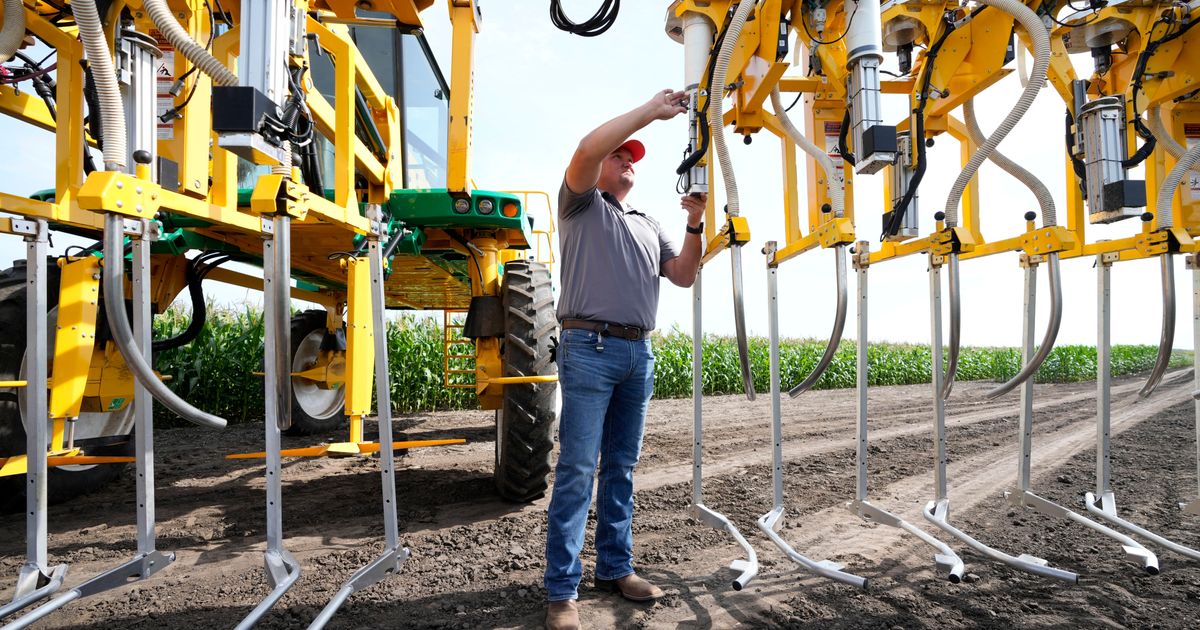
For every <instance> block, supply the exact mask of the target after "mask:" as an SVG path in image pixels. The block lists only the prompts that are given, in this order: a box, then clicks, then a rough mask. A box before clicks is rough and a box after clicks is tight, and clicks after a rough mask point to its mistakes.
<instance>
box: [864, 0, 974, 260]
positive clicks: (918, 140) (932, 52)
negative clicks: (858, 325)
mask: <svg viewBox="0 0 1200 630" xmlns="http://www.w3.org/2000/svg"><path fill="white" fill-rule="evenodd" d="M985 8H986V5H984V6H982V7H980V8H978V9H976V10H974V11H972V12H971V17H975V16H976V15H979V12H980V11H983V10H984V9H985ZM955 29H956V27H955V25H954V22H951V21H949V20H947V21H946V30H944V31H942V34H941V36H940V37H938V39H937V41H936V42H934V43H933V45H931V46H930V47H929V49H928V50H926V52H925V61H924V63H923V64H922V67H921V89H920V91H919V92H918V93H917V107H916V108H915V109H913V114H914V116H913V118H914V119H915V121H914V124H915V128H914V129H913V134H912V139H913V142H914V143H915V145H916V148H917V166H916V168H915V169H914V170H913V176H912V179H911V180H909V184H908V189H907V190H905V191H904V196H903V197H902V198H901V199H900V201H898V202H896V205H895V206H893V207H892V212H891V215H890V217H889V220H888V222H887V225H885V226H884V228H883V234H882V235H881V236H880V237H879V240H881V241H882V240H884V239H885V238H887V237H888V236H889V235H891V234H895V233H896V232H897V231H899V229H900V224H901V222H902V221H903V220H904V214H905V213H906V212H907V211H908V209H909V205H910V204H911V203H912V200H913V197H914V196H915V195H916V192H917V186H919V185H920V184H921V180H922V179H924V178H925V168H926V165H927V164H926V162H927V160H926V159H925V105H926V104H927V103H928V102H929V87H930V83H931V82H932V81H933V64H934V62H935V61H937V56H938V53H939V52H940V51H941V49H942V45H943V44H945V43H946V39H947V38H948V37H949V36H950V33H953V32H954V31H955ZM843 127H845V124H843ZM897 159H903V157H902V156H897Z"/></svg>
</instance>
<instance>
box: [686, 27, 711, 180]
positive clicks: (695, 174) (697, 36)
mask: <svg viewBox="0 0 1200 630" xmlns="http://www.w3.org/2000/svg"><path fill="white" fill-rule="evenodd" d="M681 26H682V29H683V85H684V89H685V90H686V91H687V93H688V147H687V155H692V154H693V153H695V152H696V151H699V150H700V149H701V147H702V145H703V144H704V143H703V134H704V131H705V130H704V127H705V125H704V124H703V121H701V116H700V110H699V107H700V98H701V97H702V96H704V95H703V94H702V92H703V90H704V85H703V84H702V81H703V80H704V70H705V68H707V66H708V57H709V54H710V51H711V50H712V46H713V38H714V37H715V36H716V27H715V25H713V23H712V21H711V20H709V19H708V16H706V15H703V14H700V13H695V12H689V13H685V14H684V15H683V21H682V25H681ZM682 176H683V190H684V192H685V194H693V193H705V194H707V193H708V167H707V166H705V165H696V166H693V167H691V168H689V169H688V170H687V171H685V172H684V173H682Z"/></svg>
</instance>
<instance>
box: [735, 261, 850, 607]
mask: <svg viewBox="0 0 1200 630" xmlns="http://www.w3.org/2000/svg"><path fill="white" fill-rule="evenodd" d="M764 251H765V252H766V254H767V260H768V266H767V321H768V322H769V324H768V328H769V331H770V333H769V334H770V344H771V436H772V440H771V441H772V449H771V450H772V453H773V457H772V466H771V479H772V481H773V482H774V486H775V502H774V505H773V507H772V509H771V511H770V512H767V513H766V514H763V515H762V516H760V517H758V528H759V529H761V530H762V532H763V533H764V534H766V536H767V538H769V539H770V540H771V542H772V543H774V544H775V546H776V547H778V548H779V550H780V551H782V552H783V553H784V554H786V555H787V557H788V558H791V560H792V562H795V563H796V564H799V565H800V566H803V567H804V568H806V569H808V570H809V571H811V572H812V573H815V574H817V575H819V576H821V577H827V578H829V579H831V580H836V581H838V582H843V583H845V584H850V585H851V586H857V587H858V588H863V589H865V588H867V579H866V578H862V577H859V576H857V575H853V574H850V573H846V572H844V571H842V565H841V564H839V563H837V562H833V561H832V560H812V559H810V558H808V557H806V556H804V555H801V554H800V553H798V552H796V550H794V549H792V547H791V545H789V544H788V543H787V541H785V540H784V539H783V538H782V537H781V536H780V535H779V528H780V527H782V526H783V512H784V506H783V426H782V425H783V423H782V413H781V411H782V410H781V405H780V392H779V390H780V383H779V300H778V295H779V278H778V268H777V267H775V266H774V265H771V264H769V261H770V260H771V259H772V258H773V257H774V253H775V242H774V241H771V242H769V243H767V247H766V249H765V250H764Z"/></svg>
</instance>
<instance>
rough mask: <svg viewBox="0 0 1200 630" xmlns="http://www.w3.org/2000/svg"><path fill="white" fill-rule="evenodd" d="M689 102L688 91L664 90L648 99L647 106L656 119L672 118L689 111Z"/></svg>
mask: <svg viewBox="0 0 1200 630" xmlns="http://www.w3.org/2000/svg"><path fill="white" fill-rule="evenodd" d="M687 102H688V95H687V92H675V91H672V90H663V91H661V92H659V93H658V94H655V95H654V98H652V99H650V100H649V101H647V102H646V105H645V107H646V108H647V110H649V112H650V114H651V115H652V116H653V117H654V120H670V119H672V118H674V117H676V116H678V115H679V114H682V113H684V112H686V111H687Z"/></svg>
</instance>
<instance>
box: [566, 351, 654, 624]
mask: <svg viewBox="0 0 1200 630" xmlns="http://www.w3.org/2000/svg"><path fill="white" fill-rule="evenodd" d="M558 382H559V387H560V388H561V389H562V414H561V416H560V418H559V425H558V440H559V454H558V465H557V467H556V468H555V469H554V491H553V492H552V494H551V495H550V509H549V513H548V515H547V526H546V575H545V586H546V599H547V600H549V601H552V602H555V601H562V600H566V599H575V598H576V597H578V588H579V580H580V577H581V576H582V575H583V565H582V564H581V563H580V561H579V551H580V549H582V548H583V535H584V529H585V528H586V526H587V515H588V506H589V505H590V504H591V502H592V481H593V478H594V476H595V474H596V463H597V459H599V464H600V477H599V484H598V488H597V498H596V578H598V579H601V580H616V579H619V578H623V577H625V576H626V575H629V574H631V573H633V529H632V524H633V468H634V466H635V465H636V464H637V461H638V455H639V453H640V452H641V449H642V428H643V427H644V426H645V423H646V407H647V406H648V404H649V402H650V396H651V394H653V393H654V354H653V352H651V350H650V340H648V339H646V340H642V341H629V340H627V339H621V338H619V337H613V336H611V335H605V336H603V337H601V336H600V335H599V334H597V333H595V332H592V331H588V330H580V329H574V328H572V329H566V330H563V331H562V342H561V344H560V345H559V347H558Z"/></svg>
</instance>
